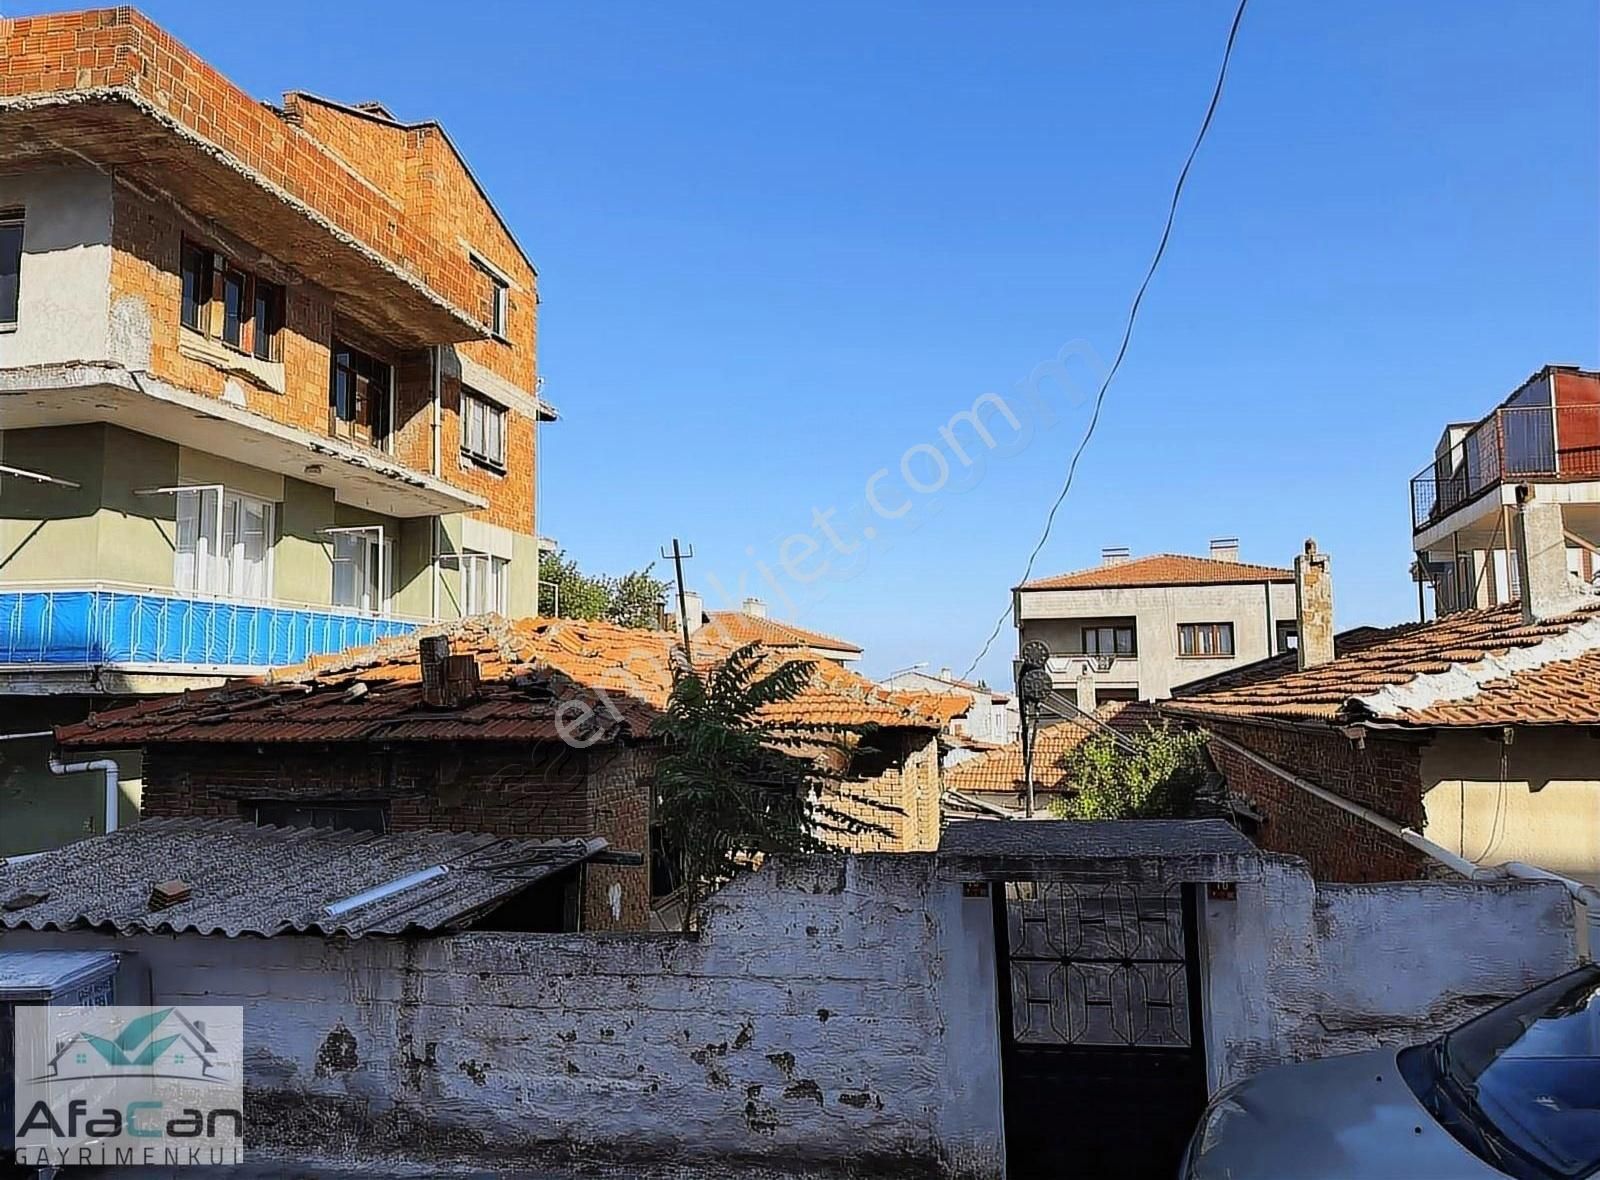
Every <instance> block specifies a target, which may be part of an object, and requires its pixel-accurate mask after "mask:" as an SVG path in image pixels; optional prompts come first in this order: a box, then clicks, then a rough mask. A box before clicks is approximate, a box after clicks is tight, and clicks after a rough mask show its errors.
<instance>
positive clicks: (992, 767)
mask: <svg viewBox="0 0 1600 1180" xmlns="http://www.w3.org/2000/svg"><path fill="white" fill-rule="evenodd" d="M1095 715H1096V716H1097V717H1099V718H1100V720H1102V721H1104V722H1105V723H1106V724H1107V725H1109V726H1110V727H1111V728H1112V729H1115V730H1117V731H1118V732H1119V733H1125V734H1136V733H1140V732H1142V731H1143V730H1144V727H1145V726H1146V725H1149V724H1151V723H1153V722H1154V721H1156V713H1155V710H1154V709H1152V708H1151V707H1150V705H1148V704H1146V703H1145V702H1143V701H1106V702H1105V703H1104V704H1102V705H1101V706H1100V707H1099V708H1098V709H1096V710H1095ZM1100 732H1101V728H1100V726H1098V725H1091V724H1090V723H1089V722H1088V721H1085V720H1084V719H1083V718H1081V717H1075V718H1073V719H1071V720H1068V721H1061V722H1058V723H1057V724H1055V725H1050V726H1046V727H1044V728H1041V729H1040V730H1039V736H1038V744H1037V745H1036V746H1035V748H1034V754H1033V786H1034V789H1035V790H1036V791H1064V790H1067V789H1068V788H1069V787H1070V786H1071V783H1070V782H1068V780H1067V778H1066V768H1067V759H1068V757H1069V756H1070V755H1071V754H1072V752H1073V751H1074V750H1076V749H1077V748H1078V747H1079V746H1081V745H1082V744H1083V743H1084V742H1085V741H1087V740H1088V739H1089V738H1090V737H1092V736H1093V735H1094V734H1096V733H1100ZM944 782H945V786H946V788H948V789H949V790H952V791H964V792H969V793H970V792H979V791H989V792H1016V791H1023V790H1026V789H1027V783H1026V781H1025V779H1024V777H1023V768H1022V743H1021V741H1020V740H1019V741H1015V742H1008V743H1007V744H1006V745H1003V746H1000V747H998V748H997V749H994V750H991V751H989V752H988V753H987V754H980V755H978V757H976V758H968V759H967V760H966V761H965V762H958V763H956V764H955V765H954V766H949V767H946V768H945V772H944Z"/></svg>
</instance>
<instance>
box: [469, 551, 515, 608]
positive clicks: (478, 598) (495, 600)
mask: <svg viewBox="0 0 1600 1180" xmlns="http://www.w3.org/2000/svg"><path fill="white" fill-rule="evenodd" d="M510 565H511V563H510V562H509V561H507V560H506V559H505V558H504V557H495V556H493V555H491V554H488V553H473V552H471V551H468V552H465V553H463V554H462V555H461V581H462V599H463V613H465V614H469V615H486V614H500V615H503V614H505V613H506V588H507V584H508V582H509V581H510V574H509V567H510Z"/></svg>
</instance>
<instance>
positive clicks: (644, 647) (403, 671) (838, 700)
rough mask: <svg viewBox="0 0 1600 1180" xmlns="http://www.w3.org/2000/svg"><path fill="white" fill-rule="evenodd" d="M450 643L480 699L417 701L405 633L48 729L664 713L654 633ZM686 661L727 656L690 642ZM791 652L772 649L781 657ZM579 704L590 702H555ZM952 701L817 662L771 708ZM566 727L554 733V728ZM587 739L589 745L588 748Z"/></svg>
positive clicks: (404, 736) (435, 726)
mask: <svg viewBox="0 0 1600 1180" xmlns="http://www.w3.org/2000/svg"><path fill="white" fill-rule="evenodd" d="M427 633H434V634H444V635H447V636H449V638H450V648H451V651H452V653H454V654H458V655H460V654H471V655H472V656H474V657H475V658H476V660H477V662H478V669H479V678H480V684H479V691H478V693H477V695H476V696H475V697H474V698H473V699H472V700H470V701H468V702H466V703H465V704H462V705H460V706H457V707H455V708H447V709H439V708H431V707H428V706H426V705H425V704H424V703H423V700H422V684H421V679H422V672H421V664H420V660H419V654H418V648H417V638H418V637H417V636H416V635H409V636H400V637H396V638H393V639H386V640H383V641H381V642H379V643H376V644H372V645H370V646H368V647H362V648H355V649H352V650H350V651H346V652H341V653H339V654H338V655H334V656H325V657H317V658H315V659H313V660H312V661H311V662H310V663H308V664H306V665H304V666H301V667H298V668H289V669H280V670H278V671H277V672H275V673H273V674H272V675H271V676H270V677H268V678H265V679H252V680H235V681H230V682H228V683H227V684H225V685H223V686H222V687H221V688H216V689H211V690H208V691H201V692H185V693H181V694H178V695H175V696H168V697H157V698H152V699H150V700H148V701H143V702H139V703H135V704H131V705H128V706H125V707H123V708H119V709H115V710H111V711H108V712H104V713H99V714H96V715H94V716H92V717H90V719H89V720H88V721H85V722H82V723H80V724H77V725H72V726H66V727H63V728H62V729H60V730H58V731H57V735H56V736H57V740H58V741H59V742H60V743H61V744H62V745H63V746H66V747H77V748H80V749H81V748H91V747H95V748H109V747H114V746H144V745H151V744H159V743H180V742H181V743H187V742H251V743H269V742H310V741H314V742H377V741H384V742H397V741H517V742H538V741H557V740H561V739H562V738H563V737H564V736H566V735H570V736H572V737H575V738H583V739H589V738H594V739H596V740H600V741H611V740H615V739H617V738H619V737H623V736H632V737H643V736H644V735H646V734H647V733H648V732H649V730H650V727H651V724H652V723H653V722H654V720H655V718H656V717H657V716H659V714H660V712H661V710H662V709H664V708H665V707H666V703H667V697H668V694H669V693H670V692H671V690H672V669H673V664H674V661H675V660H677V659H681V658H682V653H681V651H680V650H679V649H678V648H677V646H676V645H675V643H674V637H673V636H672V635H671V634H669V633H667V632H665V631H647V630H637V629H632V628H627V627H619V626H616V625H614V624H610V623H598V622H586V621H581V620H575V619H545V618H530V619H517V620H505V619H500V618H497V617H493V616H490V617H480V618H472V619H466V620H463V621H461V622H459V623H453V624H449V625H446V626H443V627H437V628H429V629H428V630H427V631H426V632H424V634H427ZM695 653H696V659H697V661H704V660H707V659H714V658H719V657H725V656H726V654H727V653H726V652H719V653H716V655H713V654H711V653H706V652H702V650H701V648H700V647H699V645H696V648H695ZM799 654H800V653H796V652H774V653H772V658H773V659H775V660H777V659H792V658H796V657H797V656H798V655H799ZM571 701H581V702H583V703H585V704H587V705H588V706H589V708H590V712H589V714H588V715H584V713H583V711H582V710H578V709H574V708H571V707H570V706H569V707H568V710H567V712H566V713H564V714H563V713H560V712H559V711H560V710H561V707H562V706H563V705H564V704H566V703H568V702H571ZM967 706H968V702H967V700H966V698H964V697H942V696H939V695H937V694H929V693H899V692H892V691H890V690H887V689H883V688H880V687H878V686H877V685H875V684H873V683H872V682H871V681H869V680H866V679H864V678H863V677H861V676H858V675H857V674H856V673H854V672H850V671H848V670H847V669H845V668H842V667H840V666H839V665H837V664H834V663H831V662H829V661H827V660H816V661H814V669H813V676H812V682H811V684H810V685H809V686H808V687H807V688H806V689H805V690H804V691H803V692H802V693H801V694H800V695H799V696H798V697H797V698H795V700H793V701H790V702H787V703H785V704H784V705H781V706H775V707H774V708H773V709H772V710H771V711H770V712H771V714H772V715H773V717H774V718H775V719H781V720H793V721H796V722H805V723H809V724H837V725H868V724H874V725H881V726H901V727H911V728H929V729H938V728H941V727H942V726H943V725H944V724H946V723H947V722H948V721H949V719H950V717H951V716H953V715H959V713H961V712H964V711H965V710H966V708H967ZM558 716H561V717H563V718H565V719H566V722H567V723H566V725H565V728H566V731H567V734H566V735H564V734H563V732H562V727H561V726H559V725H558V724H557V720H558ZM587 744H593V743H592V742H589V743H587Z"/></svg>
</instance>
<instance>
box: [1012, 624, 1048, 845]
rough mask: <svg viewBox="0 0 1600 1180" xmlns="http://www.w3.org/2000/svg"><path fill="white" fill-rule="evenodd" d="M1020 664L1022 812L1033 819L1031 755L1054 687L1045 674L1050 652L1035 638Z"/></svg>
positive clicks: (1018, 691) (1024, 650)
mask: <svg viewBox="0 0 1600 1180" xmlns="http://www.w3.org/2000/svg"><path fill="white" fill-rule="evenodd" d="M1020 654H1021V657H1022V658H1021V661H1020V662H1019V664H1018V667H1017V701H1018V705H1019V707H1020V710H1021V713H1022V780H1023V787H1024V792H1025V794H1024V800H1025V802H1024V810H1023V814H1024V815H1026V816H1027V818H1029V819H1032V818H1033V807H1034V799H1033V753H1034V744H1035V742H1036V741H1037V739H1038V737H1039V712H1040V710H1041V708H1042V707H1043V705H1044V699H1045V697H1047V696H1049V695H1050V690H1051V688H1052V687H1053V684H1052V681H1051V679H1050V673H1049V671H1048V668H1047V666H1048V664H1049V662H1050V649H1049V648H1048V647H1046V646H1045V645H1044V644H1043V643H1041V642H1039V640H1037V639H1030V640H1028V642H1026V643H1024V644H1023V645H1022V651H1021V653H1020Z"/></svg>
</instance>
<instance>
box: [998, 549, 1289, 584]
mask: <svg viewBox="0 0 1600 1180" xmlns="http://www.w3.org/2000/svg"><path fill="white" fill-rule="evenodd" d="M1293 581H1294V571H1293V570H1287V569H1279V568H1277V567H1276V566H1270V565H1250V564H1248V563H1246V562H1242V561H1219V560H1218V559H1216V558H1214V557H1185V556H1184V555H1182V554H1179V553H1156V554H1153V555H1152V556H1150V557H1136V558H1133V559H1132V560H1131V561H1124V562H1119V563H1118V564H1116V565H1102V566H1097V567H1095V568H1094V569H1089V570H1079V571H1077V572H1076V573H1070V574H1056V575H1055V576H1054V577H1049V578H1037V579H1035V580H1034V581H1032V582H1024V583H1023V584H1022V585H1021V586H1018V587H1017V589H1018V590H1122V589H1131V588H1134V587H1140V586H1228V585H1233V584H1235V583H1241V582H1293Z"/></svg>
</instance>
